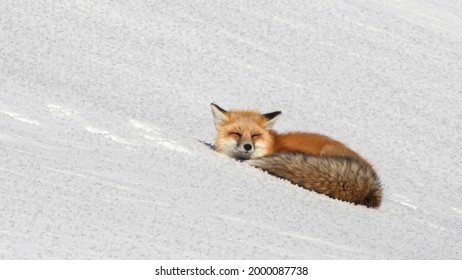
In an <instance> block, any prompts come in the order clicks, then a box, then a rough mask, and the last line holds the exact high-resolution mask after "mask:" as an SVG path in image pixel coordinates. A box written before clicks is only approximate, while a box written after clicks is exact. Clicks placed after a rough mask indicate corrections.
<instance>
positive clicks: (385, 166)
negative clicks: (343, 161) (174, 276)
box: [0, 0, 462, 259]
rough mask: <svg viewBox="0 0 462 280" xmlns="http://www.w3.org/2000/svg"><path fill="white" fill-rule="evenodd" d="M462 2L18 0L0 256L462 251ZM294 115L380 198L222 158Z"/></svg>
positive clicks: (11, 19) (12, 30)
mask: <svg viewBox="0 0 462 280" xmlns="http://www.w3.org/2000/svg"><path fill="white" fill-rule="evenodd" d="M461 3H462V2H460V1H456V0H446V1H436V0H421V1H414V0H390V1H378V0H371V1H361V0H348V1H321V0H318V1H289V0H285V1H284V0H283V1H273V0H271V1H245V0H242V1H186V0H185V1H144V0H142V1H104V0H101V1H83V0H82V1H1V2H0V34H1V35H0V37H1V40H0V65H1V67H0V258H2V259H461V258H462V192H461V186H462V183H461V182H462V172H461V170H462V109H461V108H462V4H461ZM211 102H215V103H217V104H218V105H220V106H222V107H224V108H227V109H230V108H243V109H244V108H248V109H258V110H260V111H263V112H270V111H275V110H281V111H282V112H283V115H282V117H281V118H280V119H279V120H278V123H277V124H276V126H275V129H276V130H278V131H282V132H284V131H291V130H303V131H311V132H317V133H323V134H327V135H329V136H331V137H334V138H336V139H339V140H341V141H343V142H344V143H346V144H347V145H349V146H350V147H352V148H353V149H355V150H356V151H358V152H359V153H360V154H362V155H363V156H364V157H365V158H367V159H368V160H369V161H370V162H371V163H372V164H373V165H374V166H375V168H376V170H377V173H378V174H379V176H380V178H381V181H382V183H383V187H384V200H383V205H382V206H381V207H380V208H379V209H368V208H366V207H363V206H355V205H352V204H349V203H346V202H342V201H339V200H334V199H331V198H328V197H326V196H324V195H320V194H317V193H314V192H310V191H307V190H305V189H302V188H300V187H297V186H295V185H293V184H291V183H289V182H288V181H285V180H282V179H278V178H275V177H273V176H271V175H269V174H267V173H265V172H262V171H260V170H258V169H255V168H253V167H251V166H249V165H247V164H245V163H241V162H238V161H235V160H233V159H229V158H226V157H224V156H221V155H219V154H217V153H215V152H214V151H213V150H212V149H211V148H210V144H211V143H213V139H214V135H215V128H214V125H213V120H212V114H211V111H210V108H209V104H210V103H211Z"/></svg>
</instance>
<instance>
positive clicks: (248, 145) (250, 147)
mask: <svg viewBox="0 0 462 280" xmlns="http://www.w3.org/2000/svg"><path fill="white" fill-rule="evenodd" d="M244 149H245V150H246V151H247V152H248V151H250V150H252V145H250V144H244Z"/></svg>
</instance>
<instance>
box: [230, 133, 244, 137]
mask: <svg viewBox="0 0 462 280" xmlns="http://www.w3.org/2000/svg"><path fill="white" fill-rule="evenodd" d="M229 134H230V135H236V136H238V137H241V136H242V134H240V133H239V132H231V133H229Z"/></svg>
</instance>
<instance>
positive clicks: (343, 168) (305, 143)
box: [211, 103, 382, 208]
mask: <svg viewBox="0 0 462 280" xmlns="http://www.w3.org/2000/svg"><path fill="white" fill-rule="evenodd" d="M211 108H212V113H213V117H214V122H215V127H216V129H217V135H216V139H215V150H216V151H217V152H219V153H221V154H224V155H226V156H229V157H231V158H235V159H238V160H246V161H247V162H248V163H249V164H251V165H253V166H255V167H258V168H261V169H263V170H266V171H267V172H268V173H270V174H273V175H276V176H278V177H281V178H284V179H287V180H289V181H291V182H292V183H294V184H297V185H299V186H301V187H303V188H306V189H309V190H313V191H315V192H318V193H322V194H325V195H327V196H330V197H332V198H336V199H340V200H344V201H348V202H352V203H354V204H361V205H365V206H367V207H374V208H377V207H379V206H380V203H381V201H382V187H381V185H380V180H379V178H378V176H377V174H376V173H375V171H374V169H373V168H372V165H371V164H370V163H369V162H367V161H366V160H365V159H364V158H362V157H361V156H360V155H358V154H357V153H356V152H354V151H353V150H351V149H350V148H348V147H347V146H346V145H344V144H342V143H341V142H339V141H336V140H334V139H331V138H329V137H327V136H324V135H321V134H313V133H304V132H291V133H286V134H279V133H277V132H276V131H274V130H272V126H273V124H274V123H275V121H276V120H277V119H278V118H279V116H280V115H281V112H280V111H276V112H272V113H267V114H261V113H259V112H256V111H240V110H231V111H226V110H224V109H223V108H221V107H219V106H217V105H215V104H213V103H212V104H211Z"/></svg>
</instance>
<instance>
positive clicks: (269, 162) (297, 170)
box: [247, 153, 382, 208]
mask: <svg viewBox="0 0 462 280" xmlns="http://www.w3.org/2000/svg"><path fill="white" fill-rule="evenodd" d="M247 162H248V163H250V164H251V165H253V166H256V167H258V168H261V169H263V170H266V171H267V172H269V173H270V174H273V175H276V176H278V177H281V178H284V179H287V180H289V181H291V182H292V183H294V184H297V185H299V186H302V187H304V188H306V189H309V190H313V191H315V192H318V193H322V194H325V195H327V196H330V197H333V198H337V199H340V200H345V201H349V202H352V203H355V204H362V205H365V206H367V207H374V208H376V207H379V206H380V203H381V201H382V187H381V185H380V180H379V178H378V176H377V174H376V173H375V171H374V170H373V169H372V167H371V166H370V165H368V164H366V163H363V162H361V161H359V160H356V159H354V158H351V157H346V156H337V157H332V156H315V155H308V154H301V153H281V154H275V155H272V156H266V157H261V158H258V159H252V160H248V161H247Z"/></svg>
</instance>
